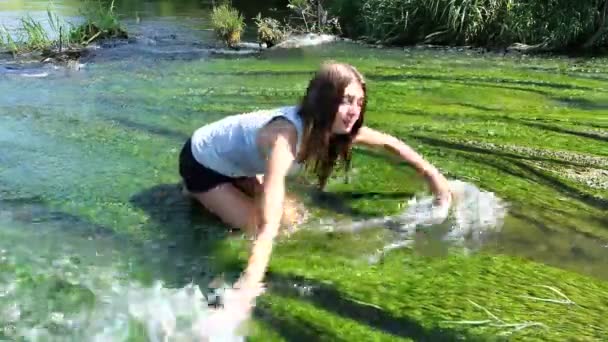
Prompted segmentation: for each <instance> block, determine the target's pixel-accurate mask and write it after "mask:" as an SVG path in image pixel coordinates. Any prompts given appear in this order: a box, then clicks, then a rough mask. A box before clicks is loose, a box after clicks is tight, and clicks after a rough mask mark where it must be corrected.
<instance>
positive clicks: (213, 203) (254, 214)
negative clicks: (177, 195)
mask: <svg viewBox="0 0 608 342" xmlns="http://www.w3.org/2000/svg"><path fill="white" fill-rule="evenodd" d="M262 192H263V178H262V176H258V177H251V178H243V179H239V180H238V181H236V182H235V183H234V185H233V184H229V183H226V184H221V185H219V186H217V187H215V188H213V189H211V190H209V191H207V192H204V193H189V195H190V196H192V197H194V198H196V199H197V200H198V201H199V202H200V203H201V204H202V205H203V206H204V207H205V208H206V209H207V210H209V211H210V212H211V213H213V214H214V215H216V216H218V217H219V218H220V219H221V220H222V221H223V222H224V223H226V224H228V225H229V226H231V227H233V228H238V229H241V230H243V231H244V232H246V233H247V234H248V235H250V236H253V235H254V234H255V233H256V232H257V227H258V226H259V223H260V216H259V203H258V201H259V200H260V198H261V194H262ZM297 203H298V202H297V200H296V199H295V198H293V197H291V196H289V195H287V194H286V196H285V203H284V205H283V217H282V220H281V221H282V223H283V224H284V225H288V226H294V225H295V224H296V223H298V222H299V221H300V219H301V217H302V216H303V213H302V210H301V209H299V208H298V205H297Z"/></svg>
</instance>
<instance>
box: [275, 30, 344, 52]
mask: <svg viewBox="0 0 608 342" xmlns="http://www.w3.org/2000/svg"><path fill="white" fill-rule="evenodd" d="M336 40H338V37H336V36H333V35H329V34H316V33H307V34H302V35H293V36H290V37H289V38H287V39H285V40H284V41H282V42H280V43H279V44H277V45H275V46H273V47H272V49H280V48H284V49H293V48H300V47H304V46H315V45H321V44H326V43H331V42H335V41H336Z"/></svg>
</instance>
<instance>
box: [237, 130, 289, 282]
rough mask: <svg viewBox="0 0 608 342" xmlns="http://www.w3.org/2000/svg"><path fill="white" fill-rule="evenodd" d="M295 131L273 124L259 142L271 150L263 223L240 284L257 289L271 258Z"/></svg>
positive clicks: (268, 162) (263, 205)
mask: <svg viewBox="0 0 608 342" xmlns="http://www.w3.org/2000/svg"><path fill="white" fill-rule="evenodd" d="M296 134H297V133H296V131H295V128H294V127H292V126H286V125H280V124H279V125H278V126H270V130H269V133H268V134H267V136H266V137H264V138H263V139H262V140H261V142H260V144H262V145H263V146H264V147H266V148H267V149H268V150H269V151H270V152H269V155H268V160H267V164H266V174H265V175H264V193H263V198H262V203H261V208H260V209H261V214H262V222H261V226H260V227H259V229H258V234H257V236H256V238H255V241H254V242H253V247H252V250H251V254H250V257H249V263H248V265H247V268H246V269H245V272H244V273H243V276H242V277H241V279H239V281H238V286H241V287H251V288H255V287H258V286H259V284H260V283H261V281H262V280H263V278H264V273H265V272H266V268H267V266H268V263H269V261H270V254H271V252H272V244H273V241H274V238H275V237H276V236H277V234H278V231H279V227H280V223H281V216H282V215H283V200H284V197H285V176H286V175H287V172H288V170H289V168H290V166H291V164H292V163H293V161H294V160H295V146H296V141H297V136H296Z"/></svg>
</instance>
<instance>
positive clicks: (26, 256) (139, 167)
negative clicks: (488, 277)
mask: <svg viewBox="0 0 608 342" xmlns="http://www.w3.org/2000/svg"><path fill="white" fill-rule="evenodd" d="M162 4H165V3H164V2H162V3H147V2H141V3H140V2H136V4H131V5H129V6H127V5H123V7H121V6H120V5H119V6H118V8H119V10H121V9H122V11H123V13H124V14H125V17H126V18H125V22H126V24H127V26H128V29H129V31H130V32H134V33H135V34H134V36H135V37H136V39H135V40H133V41H131V42H118V43H114V44H109V45H102V46H100V47H98V48H96V49H94V50H93V51H92V53H91V55H89V56H87V57H86V58H84V59H83V60H82V61H81V63H80V64H78V65H77V66H76V67H74V65H69V66H66V65H51V64H42V63H39V62H38V61H29V62H27V63H15V62H14V61H12V60H10V59H8V58H7V59H5V60H3V62H2V63H0V94H2V99H1V101H0V116H1V117H2V122H1V123H0V151H1V154H0V195H1V198H0V338H8V339H15V338H18V337H22V338H26V339H28V340H39V341H47V340H51V339H60V340H61V339H64V340H73V339H79V338H82V339H87V340H96V341H110V340H112V341H119V340H125V339H127V338H129V337H131V338H132V337H134V336H135V337H138V336H147V338H148V339H150V340H152V341H166V340H167V339H168V340H171V341H191V340H200V338H201V337H211V338H212V339H211V341H237V340H240V338H241V337H240V336H243V335H244V334H246V333H245V331H244V330H239V329H243V326H242V323H243V322H244V321H245V320H246V317H238V315H234V314H230V315H228V316H222V311H221V310H220V311H217V310H212V309H210V308H209V307H208V305H207V296H208V295H210V294H211V293H213V292H212V290H210V289H208V288H207V284H208V283H209V282H210V281H211V280H212V279H213V278H214V277H215V275H216V273H219V272H221V269H219V270H218V267H221V266H217V263H218V262H217V260H216V259H219V257H215V256H214V252H215V251H216V249H221V247H217V246H213V245H212V243H207V242H205V241H207V240H209V241H211V240H213V239H215V238H217V236H221V235H222V227H221V225H220V224H219V223H218V222H216V221H214V220H213V219H209V218H205V217H202V216H201V215H200V214H199V213H198V209H199V208H198V207H197V206H195V205H193V204H192V203H191V202H190V201H188V200H187V199H185V198H183V197H182V196H181V195H180V194H179V188H178V186H177V185H176V184H175V182H176V180H177V178H176V176H175V162H174V160H175V158H174V156H175V155H176V153H177V152H178V151H179V148H180V147H181V146H180V144H181V142H182V141H183V140H184V139H185V138H187V136H188V135H189V134H190V132H191V129H192V128H193V127H195V126H196V125H198V124H202V123H203V122H206V121H211V120H213V119H215V118H217V117H220V116H222V115H225V114H227V113H232V112H238V110H239V106H241V107H242V108H251V107H252V106H253V107H264V106H271V105H275V104H278V103H275V102H274V100H273V99H272V95H270V96H267V97H264V99H263V100H260V98H259V97H258V98H256V97H254V96H252V95H251V94H248V93H247V91H246V90H245V91H243V90H242V89H240V88H241V87H242V86H251V84H245V82H246V81H245V80H244V81H243V84H224V83H223V82H226V81H225V80H223V79H222V77H221V76H209V77H206V78H205V77H204V78H203V80H204V83H202V84H201V83H200V80H198V79H196V77H197V75H196V72H201V73H203V74H204V73H205V72H213V71H214V70H207V69H205V67H204V63H206V61H212V60H215V59H217V58H235V56H232V55H229V51H228V50H224V49H221V48H217V47H215V43H214V42H213V39H212V32H210V30H209V28H208V24H207V21H206V19H205V18H206V16H207V15H208V9H205V7H199V6H198V5H197V4H193V5H190V7H188V5H185V7H184V8H179V7H178V8H176V9H169V10H167V11H168V13H163V5H162ZM11 6H12V7H11ZM56 6H57V8H58V9H59V13H60V14H63V15H65V16H68V17H72V16H73V17H74V18H76V20H77V12H76V11H75V10H74V7H75V6H76V3H75V2H69V1H63V2H60V1H57V2H56ZM45 10H46V7H45V4H44V3H42V2H27V5H25V2H24V3H23V4H22V3H20V2H14V1H8V3H3V4H0V18H1V19H2V22H3V24H5V25H6V26H7V27H9V28H10V27H14V26H15V25H16V24H17V21H16V18H18V17H19V16H21V15H23V14H24V13H30V14H32V16H33V17H34V18H44V16H46V13H45ZM322 40H323V39H322ZM310 42H311V40H310V39H309V38H306V41H305V42H304V43H305V45H309V44H310ZM332 49H334V50H332ZM327 51H329V52H327V53H325V54H326V55H328V56H329V57H332V56H331V54H332V53H331V51H335V54H336V55H343V54H345V51H346V54H347V55H359V54H360V55H362V56H369V58H370V59H371V58H377V57H376V56H378V54H380V52H378V51H377V50H367V49H366V48H360V47H356V46H353V45H350V44H345V43H339V44H337V45H330V46H329V47H327ZM244 53H247V54H250V53H257V50H256V48H255V47H254V45H251V46H249V47H248V48H246V49H244ZM268 56H274V57H275V58H276V59H277V61H281V60H285V59H287V60H298V59H300V58H301V59H306V58H307V52H306V50H302V49H294V50H293V51H285V52H276V53H275V55H272V54H269V55H268ZM237 57H238V56H237ZM387 57H388V56H387ZM253 58H255V57H253ZM363 58H365V57H363ZM389 58H390V57H389ZM226 63H228V65H229V63H239V61H238V60H234V61H233V62H231V61H230V60H229V61H227V62H226ZM201 65H203V66H202V67H201ZM193 73H194V74H193ZM261 76H263V77H268V75H263V74H262V75H261ZM270 76H271V77H272V75H270ZM191 77H192V79H191ZM305 78H306V76H305V73H304V77H303V80H304V79H305ZM276 79H277V81H278V82H281V77H280V75H277V76H276ZM247 82H251V80H248V81H247ZM253 83H254V85H255V82H253ZM282 86H283V87H284V89H287V90H286V92H288V94H287V95H285V94H283V96H284V98H283V99H285V97H287V98H290V99H292V100H295V99H297V97H298V96H299V93H300V91H301V90H302V87H303V84H299V85H282ZM222 87H224V89H223V90H222V89H221V88H222ZM290 87H291V88H290ZM217 89H220V90H221V91H218V92H219V93H220V94H219V95H220V96H218V97H216V98H215V99H214V98H213V97H212V96H213V93H214V91H216V90H217ZM269 91H275V90H273V89H270V90H269ZM290 91H291V92H293V93H292V94H291V93H289V92H290ZM255 101H259V103H256V102H255ZM226 102H228V106H225V105H226ZM216 103H217V107H218V108H219V107H222V106H224V107H223V108H224V111H225V112H222V111H221V110H220V111H218V112H217V113H214V112H211V111H210V110H208V108H211V109H212V108H214V106H215V104H216ZM206 106H207V107H206ZM199 108H203V110H202V111H201V112H199ZM451 186H452V190H453V191H454V194H455V198H454V203H453V206H452V208H450V210H448V209H447V208H437V207H435V206H434V205H433V203H432V198H430V197H425V196H422V197H421V196H417V197H415V198H411V199H410V200H408V199H404V203H403V210H402V211H401V213H397V214H394V215H387V216H384V217H373V218H366V219H363V220H359V219H354V220H347V221H344V220H342V221H341V220H333V219H332V218H325V220H324V222H325V224H324V225H323V224H321V225H319V224H316V223H315V222H316V221H314V220H313V221H314V222H313V223H308V224H304V227H305V228H308V229H321V230H323V229H327V228H330V230H333V231H350V232H352V233H358V232H359V231H361V230H365V229H378V227H382V229H390V230H393V231H395V234H394V239H391V240H387V241H386V244H385V247H384V249H382V250H381V251H369V253H370V261H371V262H377V261H378V260H379V258H380V257H382V255H383V253H387V252H389V251H390V250H393V249H395V248H403V247H411V246H412V244H415V243H416V241H417V239H420V237H419V236H418V233H420V232H434V233H433V234H431V235H432V238H434V239H437V240H441V241H451V242H454V241H456V242H458V243H460V244H462V245H464V246H467V247H469V248H470V247H473V248H479V247H480V246H481V245H482V244H483V242H485V241H487V240H491V241H493V242H496V241H503V242H504V243H505V244H504V245H505V246H510V247H509V248H506V250H507V252H509V253H516V254H517V253H518V252H521V254H523V255H526V253H525V252H524V250H525V249H526V246H527V245H528V244H530V243H531V241H530V240H533V239H535V236H539V235H542V234H540V233H536V234H531V235H530V237H529V240H526V241H524V242H521V241H519V240H520V239H522V238H523V237H520V236H517V230H514V233H512V234H514V235H509V230H508V229H506V228H505V227H504V221H505V216H506V215H507V213H508V207H509V203H507V201H505V200H503V199H501V198H499V196H497V195H495V194H493V193H492V192H488V191H485V190H484V189H479V188H478V187H477V186H475V185H474V184H471V183H465V182H460V181H452V182H451ZM328 222H329V224H328ZM571 237H573V239H574V240H575V241H577V243H578V245H577V246H576V247H577V248H578V249H579V250H580V249H584V250H585V253H588V255H592V256H593V257H592V260H593V262H592V263H591V264H587V265H586V266H587V267H590V270H589V271H586V270H583V271H584V272H586V273H595V275H597V276H600V277H606V276H607V274H606V273H605V271H604V272H603V273H600V271H599V270H600V264H602V262H603V261H606V260H608V259H607V256H606V255H607V253H606V252H605V249H604V248H605V247H604V244H603V243H601V242H598V241H596V240H595V239H593V238H587V237H585V236H581V235H577V234H575V233H573V234H572V236H571ZM523 239H525V238H523ZM560 239H561V240H563V236H561V235H560V236H558V237H556V240H560ZM511 240H514V241H511ZM509 242H511V245H509ZM201 251H202V252H201ZM561 252H563V251H561ZM551 253H552V250H548V251H545V254H542V253H541V255H540V256H539V255H537V254H534V253H533V254H534V255H533V256H534V257H535V258H537V259H540V260H543V259H544V258H546V259H547V260H549V261H553V260H551V258H552V257H551V256H550V254H551ZM564 253H565V254H568V253H569V252H564ZM588 255H587V254H585V255H583V256H582V257H580V258H579V259H577V257H576V256H575V255H568V259H569V263H570V265H569V267H570V268H573V266H572V264H574V265H581V264H584V263H585V262H587V261H588V260H589V256H588ZM220 263H221V262H220ZM553 263H555V262H553ZM188 284H192V285H188ZM228 285H229V284H228ZM199 286H200V288H199ZM221 292H222V291H220V293H221ZM223 296H224V297H223V298H224V299H223V301H224V303H225V308H224V310H226V311H223V312H224V313H225V312H228V313H230V292H229V291H228V292H224V293H223ZM47 303H48V305H47ZM226 317H228V318H226Z"/></svg>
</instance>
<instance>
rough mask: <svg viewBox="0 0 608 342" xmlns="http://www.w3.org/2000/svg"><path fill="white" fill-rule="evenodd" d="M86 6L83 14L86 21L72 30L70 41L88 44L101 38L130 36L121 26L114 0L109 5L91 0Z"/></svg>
mask: <svg viewBox="0 0 608 342" xmlns="http://www.w3.org/2000/svg"><path fill="white" fill-rule="evenodd" d="M84 8H85V9H84V11H83V13H82V15H83V16H84V17H85V22H84V23H83V24H82V25H80V26H78V27H73V28H72V29H71V30H70V33H69V36H70V41H73V42H77V43H79V44H81V45H88V44H90V43H91V42H93V41H95V40H99V39H108V38H128V34H127V31H126V30H125V29H124V28H123V27H122V26H121V24H120V22H119V20H118V16H117V15H116V14H115V13H114V0H112V2H111V3H110V6H108V7H104V6H103V4H102V3H101V2H100V1H97V2H96V3H94V2H89V3H88V5H85V6H84Z"/></svg>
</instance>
